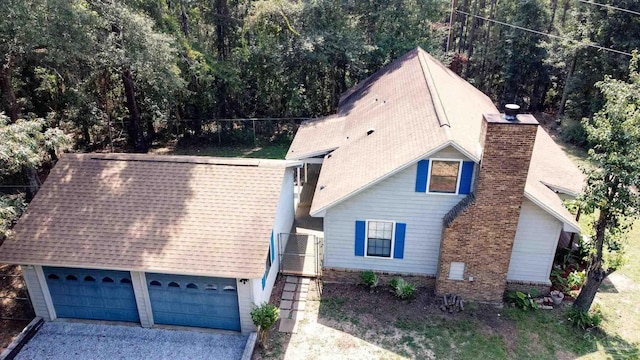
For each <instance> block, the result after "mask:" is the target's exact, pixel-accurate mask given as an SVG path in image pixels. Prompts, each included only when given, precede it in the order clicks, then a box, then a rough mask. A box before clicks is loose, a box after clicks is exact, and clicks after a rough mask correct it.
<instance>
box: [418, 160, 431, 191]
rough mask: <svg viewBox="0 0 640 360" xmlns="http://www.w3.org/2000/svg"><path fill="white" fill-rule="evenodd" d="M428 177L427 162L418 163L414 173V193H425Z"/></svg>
mask: <svg viewBox="0 0 640 360" xmlns="http://www.w3.org/2000/svg"><path fill="white" fill-rule="evenodd" d="M428 175H429V160H420V161H418V171H417V173H416V192H427V176H428Z"/></svg>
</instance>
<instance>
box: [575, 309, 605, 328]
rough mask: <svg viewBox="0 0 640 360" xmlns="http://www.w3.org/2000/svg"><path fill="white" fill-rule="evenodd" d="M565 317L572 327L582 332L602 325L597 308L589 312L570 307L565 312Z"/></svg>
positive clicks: (600, 314)
mask: <svg viewBox="0 0 640 360" xmlns="http://www.w3.org/2000/svg"><path fill="white" fill-rule="evenodd" d="M567 316H568V318H569V322H571V324H572V325H573V326H575V327H577V328H580V329H582V330H587V329H591V328H594V327H598V326H599V325H600V323H602V313H601V312H600V309H597V308H596V309H595V310H594V311H591V312H589V311H582V310H579V309H576V308H574V307H571V308H570V309H569V310H568V311H567Z"/></svg>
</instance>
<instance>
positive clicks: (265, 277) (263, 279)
mask: <svg viewBox="0 0 640 360" xmlns="http://www.w3.org/2000/svg"><path fill="white" fill-rule="evenodd" d="M265 285H267V272H266V271H265V272H264V275H262V290H264V286H265Z"/></svg>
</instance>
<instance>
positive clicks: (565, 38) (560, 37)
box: [456, 0, 632, 56]
mask: <svg viewBox="0 0 640 360" xmlns="http://www.w3.org/2000/svg"><path fill="white" fill-rule="evenodd" d="M578 1H582V0H578ZM456 12H457V13H459V14H464V15H467V16H473V17H475V18H478V19H482V20H486V21H490V22H494V23H496V24H500V25H504V26H509V27H512V28H516V29H519V30H523V31H528V32H531V33H534V34H538V35H543V36H548V37H550V38H554V39H560V40H568V41H573V42H575V43H580V42H579V41H577V40H574V39H571V38H567V37H563V36H558V35H553V34H548V33H545V32H542V31H538V30H533V29H529V28H526V27H522V26H518V25H513V24H509V23H506V22H503V21H499V20H494V19H489V18H486V17H484V16H480V15H473V14H470V13H468V12H465V11H460V10H456ZM581 44H582V45H584V46H589V47H592V48H596V49H599V50H605V51H610V52H614V53H616V54H620V55H626V56H632V55H631V53H628V52H624V51H620V50H615V49H609V48H606V47H604V46H600V45H597V44H594V43H581Z"/></svg>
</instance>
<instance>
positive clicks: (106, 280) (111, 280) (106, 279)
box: [102, 276, 113, 283]
mask: <svg viewBox="0 0 640 360" xmlns="http://www.w3.org/2000/svg"><path fill="white" fill-rule="evenodd" d="M102 282H103V283H112V282H113V279H112V278H110V277H108V276H106V277H103V278H102Z"/></svg>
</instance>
